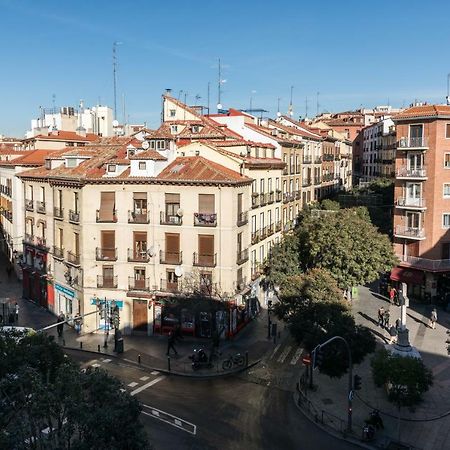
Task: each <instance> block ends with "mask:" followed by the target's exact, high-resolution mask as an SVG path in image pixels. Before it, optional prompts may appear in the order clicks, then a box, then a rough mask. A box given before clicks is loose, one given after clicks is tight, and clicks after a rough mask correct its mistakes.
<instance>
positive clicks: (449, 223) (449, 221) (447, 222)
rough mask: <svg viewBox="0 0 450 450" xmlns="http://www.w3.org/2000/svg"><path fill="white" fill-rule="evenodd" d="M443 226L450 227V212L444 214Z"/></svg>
mask: <svg viewBox="0 0 450 450" xmlns="http://www.w3.org/2000/svg"><path fill="white" fill-rule="evenodd" d="M442 228H450V213H444V214H442Z"/></svg>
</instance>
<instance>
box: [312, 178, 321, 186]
mask: <svg viewBox="0 0 450 450" xmlns="http://www.w3.org/2000/svg"><path fill="white" fill-rule="evenodd" d="M321 182H322V179H321V178H320V177H315V178H314V185H315V186H318V185H319V184H320V183H321Z"/></svg>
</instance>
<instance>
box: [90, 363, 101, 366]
mask: <svg viewBox="0 0 450 450" xmlns="http://www.w3.org/2000/svg"><path fill="white" fill-rule="evenodd" d="M91 366H92V367H100V364H99V363H94V364H91Z"/></svg>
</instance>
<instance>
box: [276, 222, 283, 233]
mask: <svg viewBox="0 0 450 450" xmlns="http://www.w3.org/2000/svg"><path fill="white" fill-rule="evenodd" d="M281 228H282V226H281V220H280V221H278V222H277V223H276V224H275V233H278V232H279V231H281Z"/></svg>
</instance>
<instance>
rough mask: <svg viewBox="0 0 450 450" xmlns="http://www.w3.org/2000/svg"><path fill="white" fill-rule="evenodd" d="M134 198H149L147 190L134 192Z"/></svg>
mask: <svg viewBox="0 0 450 450" xmlns="http://www.w3.org/2000/svg"><path fill="white" fill-rule="evenodd" d="M133 198H134V200H147V192H133Z"/></svg>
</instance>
